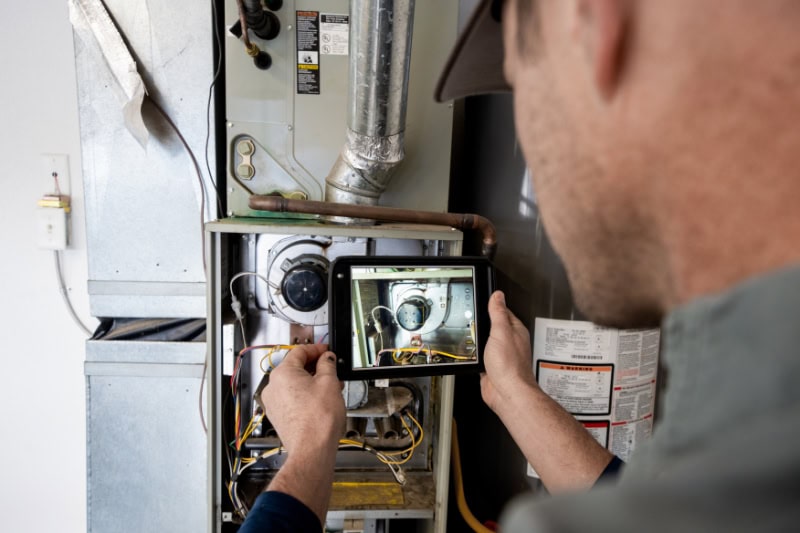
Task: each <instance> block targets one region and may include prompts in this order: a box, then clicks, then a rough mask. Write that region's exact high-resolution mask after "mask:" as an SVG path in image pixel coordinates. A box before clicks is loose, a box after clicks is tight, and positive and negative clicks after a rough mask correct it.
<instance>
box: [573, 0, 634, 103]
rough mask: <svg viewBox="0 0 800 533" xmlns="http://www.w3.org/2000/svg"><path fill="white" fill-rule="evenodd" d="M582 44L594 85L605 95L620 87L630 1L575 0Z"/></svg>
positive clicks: (608, 96) (604, 96) (609, 96)
mask: <svg viewBox="0 0 800 533" xmlns="http://www.w3.org/2000/svg"><path fill="white" fill-rule="evenodd" d="M576 6H577V10H578V13H577V21H576V24H577V27H576V30H577V32H578V35H579V38H580V39H581V41H582V42H581V45H582V46H583V48H584V52H585V55H586V58H587V60H588V61H589V62H590V67H591V69H592V74H593V78H594V82H595V85H596V86H597V90H598V92H599V93H600V95H601V96H602V97H603V98H604V99H609V98H611V96H612V95H613V94H614V91H615V90H616V88H617V82H618V81H619V77H620V74H621V72H622V62H623V51H624V45H625V33H626V30H627V24H626V23H627V17H628V12H627V9H628V5H627V2H626V0H576Z"/></svg>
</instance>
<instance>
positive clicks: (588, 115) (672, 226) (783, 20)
mask: <svg viewBox="0 0 800 533" xmlns="http://www.w3.org/2000/svg"><path fill="white" fill-rule="evenodd" d="M798 23H800V2H796V1H793V0H764V1H761V2H751V1H748V0H704V1H702V2H698V1H697V0H669V1H668V2H665V1H663V0H506V1H505V2H504V6H503V11H502V27H503V44H504V49H505V58H504V70H505V76H506V79H507V81H508V83H509V85H510V86H511V88H512V90H513V93H514V106H515V121H516V128H517V135H518V138H519V142H520V145H521V147H522V150H523V152H524V154H525V158H526V160H527V162H528V165H529V166H530V168H531V171H532V172H531V174H532V176H533V179H534V185H535V189H536V192H537V197H538V199H539V205H540V209H541V215H542V217H543V220H544V224H545V227H546V228H547V230H548V233H549V235H550V237H551V240H552V242H553V244H554V246H555V248H556V250H557V251H558V253H559V254H560V255H561V257H562V259H563V260H564V263H565V266H566V269H567V272H568V275H569V278H570V283H571V285H572V288H573V292H574V294H575V298H576V302H577V304H578V306H579V308H580V309H581V310H582V311H583V312H584V313H586V315H587V316H589V317H590V318H591V319H592V320H594V321H596V322H600V323H604V324H608V325H615V326H634V325H649V324H654V323H657V322H658V320H659V319H660V318H661V316H662V315H663V314H664V313H665V312H666V311H667V310H669V309H670V308H671V307H673V306H674V305H676V304H679V303H682V302H684V301H686V300H688V299H690V298H693V297H696V296H698V295H700V294H704V293H708V292H712V291H716V290H720V289H723V288H725V287H726V286H728V285H730V284H732V283H735V282H737V281H739V280H740V279H742V278H744V277H747V276H749V275H753V274H755V273H759V272H762V271H765V270H769V269H771V268H775V267H778V266H782V265H784V264H787V263H789V262H792V261H796V260H798V256H800V252H797V251H795V250H794V248H796V247H794V246H788V245H787V242H786V241H781V240H778V241H777V242H775V241H774V240H772V241H770V239H769V235H767V233H768V232H769V231H770V230H768V229H767V228H775V227H776V224H779V223H780V222H781V220H782V221H783V224H784V225H785V226H791V231H792V234H793V235H797V236H798V237H800V217H798V215H797V214H794V212H795V211H797V210H796V209H793V208H792V207H791V206H792V204H793V203H794V202H793V201H787V200H788V199H787V197H786V195H787V194H789V195H792V196H790V198H791V197H793V198H798V197H800V196H797V195H800V178H797V177H796V174H797V171H796V170H795V169H796V168H798V166H797V165H798V164H800V157H798V155H795V152H798V154H800V136H798V133H796V130H800V128H797V127H796V126H795V124H796V122H797V118H800V117H799V116H798V115H800V98H798V96H797V95H798V93H800V91H798V90H797V87H798V85H797V84H798V83H800V40H798V39H797V38H796V28H797V24H798ZM776 135H777V136H778V138H775V136H776ZM776 191H781V193H780V194H777V193H776ZM778 215H780V218H779V217H778ZM748 217H749V218H748Z"/></svg>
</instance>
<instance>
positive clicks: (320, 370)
mask: <svg viewBox="0 0 800 533" xmlns="http://www.w3.org/2000/svg"><path fill="white" fill-rule="evenodd" d="M316 373H317V375H318V376H333V377H336V356H335V355H333V352H327V351H326V352H324V353H323V354H322V355H320V357H319V359H317V372H316Z"/></svg>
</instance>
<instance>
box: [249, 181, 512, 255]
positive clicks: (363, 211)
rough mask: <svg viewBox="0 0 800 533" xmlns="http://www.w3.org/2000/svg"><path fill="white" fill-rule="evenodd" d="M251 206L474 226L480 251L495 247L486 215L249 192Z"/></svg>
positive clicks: (465, 227)
mask: <svg viewBox="0 0 800 533" xmlns="http://www.w3.org/2000/svg"><path fill="white" fill-rule="evenodd" d="M249 205H250V209H255V210H258V211H272V212H275V213H307V214H314V215H325V216H334V217H350V218H365V219H370V220H381V221H383V222H409V223H412V224H439V225H442V226H451V227H453V228H456V229H459V230H477V231H479V232H481V235H482V237H483V239H482V245H481V255H484V256H486V257H490V258H491V257H493V256H494V252H495V250H496V249H497V233H496V232H495V229H494V224H492V222H491V221H490V220H489V219H488V218H485V217H482V216H480V215H473V214H468V213H437V212H434V211H417V210H413V209H399V208H397V207H383V206H373V205H354V204H337V203H333V202H318V201H314V200H290V199H288V198H283V197H280V196H258V195H255V196H251V197H250V202H249Z"/></svg>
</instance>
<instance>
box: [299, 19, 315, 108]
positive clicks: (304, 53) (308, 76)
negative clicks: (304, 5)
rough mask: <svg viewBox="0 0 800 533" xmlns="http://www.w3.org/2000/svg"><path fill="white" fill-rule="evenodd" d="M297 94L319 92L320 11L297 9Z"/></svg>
mask: <svg viewBox="0 0 800 533" xmlns="http://www.w3.org/2000/svg"><path fill="white" fill-rule="evenodd" d="M296 17H297V32H296V33H297V94H319V89H320V87H319V85H320V84H319V79H320V64H319V11H297V12H296Z"/></svg>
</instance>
